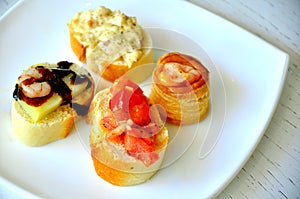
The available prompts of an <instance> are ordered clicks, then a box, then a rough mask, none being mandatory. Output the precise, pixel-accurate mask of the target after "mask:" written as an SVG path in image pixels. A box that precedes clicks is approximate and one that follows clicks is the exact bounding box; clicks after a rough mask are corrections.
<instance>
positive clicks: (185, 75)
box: [163, 62, 201, 83]
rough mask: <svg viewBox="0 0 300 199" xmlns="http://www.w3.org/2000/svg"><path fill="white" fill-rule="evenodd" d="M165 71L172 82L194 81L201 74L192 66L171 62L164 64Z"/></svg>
mask: <svg viewBox="0 0 300 199" xmlns="http://www.w3.org/2000/svg"><path fill="white" fill-rule="evenodd" d="M163 72H164V73H165V74H166V76H167V77H169V79H170V80H171V81H172V82H175V83H181V82H184V81H188V82H194V81H195V80H197V79H199V77H200V76H201V74H200V72H199V71H197V70H196V69H194V67H192V66H188V65H183V64H179V63H176V62H169V63H166V64H165V65H164V69H163Z"/></svg>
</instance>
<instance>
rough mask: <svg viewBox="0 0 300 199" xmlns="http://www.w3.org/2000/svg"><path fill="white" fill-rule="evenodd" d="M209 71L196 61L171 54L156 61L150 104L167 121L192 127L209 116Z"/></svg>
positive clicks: (189, 57) (184, 55)
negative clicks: (163, 111)
mask: <svg viewBox="0 0 300 199" xmlns="http://www.w3.org/2000/svg"><path fill="white" fill-rule="evenodd" d="M209 97H210V91H209V71H208V70H207V68H206V67H205V66H204V65H203V64H202V63H201V62H200V61H199V60H198V59H196V58H194V57H192V56H190V55H186V54H181V53H178V52H170V53H167V54H165V55H163V56H162V57H160V58H159V60H158V62H157V66H156V68H155V69H154V72H153V76H152V90H151V93H150V101H151V103H154V104H155V103H159V104H161V105H162V106H163V107H164V108H165V109H166V112H167V120H168V121H169V122H171V123H174V124H192V123H196V122H199V121H201V120H203V119H204V118H205V117H206V116H207V114H208V112H209V106H210V104H209Z"/></svg>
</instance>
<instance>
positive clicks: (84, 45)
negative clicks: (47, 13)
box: [68, 6, 154, 82]
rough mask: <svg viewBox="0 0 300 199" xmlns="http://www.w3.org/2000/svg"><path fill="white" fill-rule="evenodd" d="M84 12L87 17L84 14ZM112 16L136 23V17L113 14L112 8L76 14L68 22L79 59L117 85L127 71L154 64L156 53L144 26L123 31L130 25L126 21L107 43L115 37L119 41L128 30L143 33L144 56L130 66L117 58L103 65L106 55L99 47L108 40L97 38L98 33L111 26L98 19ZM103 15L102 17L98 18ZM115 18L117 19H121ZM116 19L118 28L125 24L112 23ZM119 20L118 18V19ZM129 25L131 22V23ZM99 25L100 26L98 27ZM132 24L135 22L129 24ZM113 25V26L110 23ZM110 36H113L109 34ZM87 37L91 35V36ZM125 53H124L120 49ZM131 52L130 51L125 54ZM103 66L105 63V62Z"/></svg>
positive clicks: (75, 52) (118, 13)
mask: <svg viewBox="0 0 300 199" xmlns="http://www.w3.org/2000/svg"><path fill="white" fill-rule="evenodd" d="M83 13H84V14H83ZM107 13H109V14H112V13H117V14H116V16H117V17H119V16H122V18H121V19H120V20H121V21H123V20H124V18H125V19H129V20H131V19H133V20H134V21H135V18H134V17H128V16H126V15H124V14H123V13H121V12H120V11H115V12H112V11H111V10H109V9H108V8H105V7H103V6H102V7H99V8H96V9H95V10H89V11H85V12H80V13H76V15H75V16H74V17H73V18H72V19H71V20H70V22H69V23H68V29H69V38H70V46H71V48H72V50H73V52H74V54H75V55H76V56H77V58H78V59H79V60H80V61H81V62H84V63H85V62H86V63H87V65H88V67H89V68H90V69H91V70H92V71H93V72H95V73H97V74H99V75H100V76H101V77H103V78H104V79H106V80H108V81H111V82H113V81H114V80H116V79H117V78H119V77H121V76H122V75H124V74H125V73H126V72H127V71H129V70H130V69H132V68H134V67H136V66H140V65H144V64H148V63H153V62H154V55H153V50H152V40H151V37H150V35H149V33H148V32H147V31H146V30H145V29H143V28H142V27H141V26H139V25H138V24H136V22H134V23H133V24H134V29H132V30H129V29H130V28H128V27H126V28H123V26H126V25H128V24H127V22H124V24H119V26H114V27H113V28H116V27H118V28H116V30H115V31H116V32H117V35H116V33H114V34H113V35H111V37H110V38H105V39H107V40H113V39H114V37H115V38H117V37H118V35H121V34H123V32H125V31H132V32H134V31H136V30H139V31H141V32H142V40H141V41H140V42H141V44H142V45H141V46H142V47H141V48H140V50H141V51H142V53H141V55H140V56H138V58H137V60H136V61H134V62H132V64H131V65H128V63H126V62H125V61H123V60H122V59H119V58H118V59H116V60H113V61H108V62H106V63H103V64H99V57H100V58H103V57H101V54H102V53H103V52H102V51H101V50H99V49H97V46H98V44H99V43H101V42H105V41H106V40H104V41H103V40H101V39H100V37H101V36H98V35H96V34H97V33H98V31H97V30H102V29H105V28H107V24H103V22H99V21H97V19H98V18H97V17H99V16H101V17H100V18H104V17H106V16H107V15H109V14H107ZM95 15H99V16H95ZM117 17H115V18H117ZM111 20H112V19H109V20H107V21H109V22H108V23H114V25H116V24H118V23H121V22H111ZM117 20H118V19H117ZM128 23H129V22H128ZM95 24H96V25H95ZM129 24H131V22H130V23H129ZM109 25H110V24H109ZM110 28H111V27H109V31H110ZM107 34H109V33H107ZM87 35H90V36H89V37H87ZM120 51H121V50H120ZM127 53H130V52H126V53H125V54H127ZM101 63H102V62H101Z"/></svg>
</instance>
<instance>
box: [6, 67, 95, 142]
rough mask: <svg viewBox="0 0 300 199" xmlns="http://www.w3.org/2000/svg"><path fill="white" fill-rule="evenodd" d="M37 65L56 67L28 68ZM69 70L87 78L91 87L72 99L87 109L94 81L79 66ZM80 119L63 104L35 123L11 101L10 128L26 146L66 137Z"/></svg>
mask: <svg viewBox="0 0 300 199" xmlns="http://www.w3.org/2000/svg"><path fill="white" fill-rule="evenodd" d="M37 65H41V66H46V67H49V68H56V67H57V65H56V64H49V63H41V64H36V65H33V66H31V67H30V68H32V67H35V66H37ZM70 69H71V70H73V71H75V72H76V73H77V74H81V75H83V74H84V75H86V76H87V77H88V78H89V80H90V82H91V86H90V87H89V88H87V89H86V90H85V91H84V92H82V93H81V94H79V95H78V96H76V97H75V98H74V99H73V102H74V103H79V104H81V105H85V106H87V107H89V105H90V102H91V100H92V98H93V96H94V80H93V78H92V77H91V75H90V74H89V73H88V71H87V70H86V69H84V68H83V67H81V66H78V65H76V64H72V66H71V67H70ZM26 71H27V70H25V71H24V72H26ZM82 117H84V115H80V114H77V112H76V111H75V110H74V109H73V108H72V107H71V105H70V104H65V105H61V106H59V107H58V108H56V109H55V110H54V111H52V112H51V113H49V114H47V115H46V116H44V117H43V118H42V119H40V120H38V121H37V122H34V121H33V120H32V118H31V117H30V116H29V115H28V114H27V112H26V111H25V110H24V109H23V107H22V106H21V104H20V103H19V102H18V101H17V100H15V99H13V100H12V108H11V123H12V128H13V130H14V132H15V134H16V135H17V137H18V139H19V140H20V141H21V142H22V143H23V144H25V145H28V146H42V145H45V144H48V143H50V142H53V141H55V140H59V139H62V138H65V137H67V136H68V135H69V134H70V133H71V131H72V128H73V125H74V123H75V122H76V121H77V120H79V119H81V118H82Z"/></svg>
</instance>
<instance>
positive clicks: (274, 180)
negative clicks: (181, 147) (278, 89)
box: [0, 0, 300, 199]
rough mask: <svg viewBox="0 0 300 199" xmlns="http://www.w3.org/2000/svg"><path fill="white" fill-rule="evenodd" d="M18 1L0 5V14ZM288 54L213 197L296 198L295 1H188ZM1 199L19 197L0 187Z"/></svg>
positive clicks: (299, 191)
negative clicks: (250, 144)
mask: <svg viewBox="0 0 300 199" xmlns="http://www.w3.org/2000/svg"><path fill="white" fill-rule="evenodd" d="M17 1H18V0H0V15H2V14H3V13H4V12H5V11H6V10H7V9H8V8H9V7H10V6H11V5H13V4H14V3H15V2H17ZM189 1H190V2H193V3H195V4H196V5H198V6H201V7H203V8H205V9H207V10H210V11H212V12H214V13H216V14H217V15H220V16H221V17H223V18H225V19H227V20H229V21H232V22H233V23H235V24H237V25H239V26H241V27H243V28H244V29H247V30H248V31H250V32H252V33H254V34H256V35H258V36H259V37H261V38H263V39H264V40H266V41H268V42H269V43H271V44H273V45H274V46H276V47H278V48H279V49H281V50H283V51H285V52H287V53H288V54H289V55H290V63H289V68H288V73H287V79H286V83H285V86H284V89H283V92H282V96H281V98H280V101H279V104H278V106H277V109H276V111H275V114H274V115H273V118H272V120H271V123H270V124H269V127H268V128H267V130H266V132H265V134H264V136H263V137H262V140H261V141H260V143H259V145H258V147H257V148H256V150H255V151H254V153H253V154H252V156H251V157H250V159H249V160H248V162H247V163H246V164H245V165H244V166H243V168H242V169H241V171H240V172H239V174H238V175H237V176H236V177H235V178H234V179H233V181H232V182H231V183H230V184H229V185H228V186H227V187H226V188H225V189H224V190H223V191H222V192H221V193H220V194H219V196H218V198H291V199H293V198H300V0H189ZM0 198H19V196H17V195H15V194H14V193H13V192H11V191H8V190H3V189H1V188H0Z"/></svg>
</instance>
